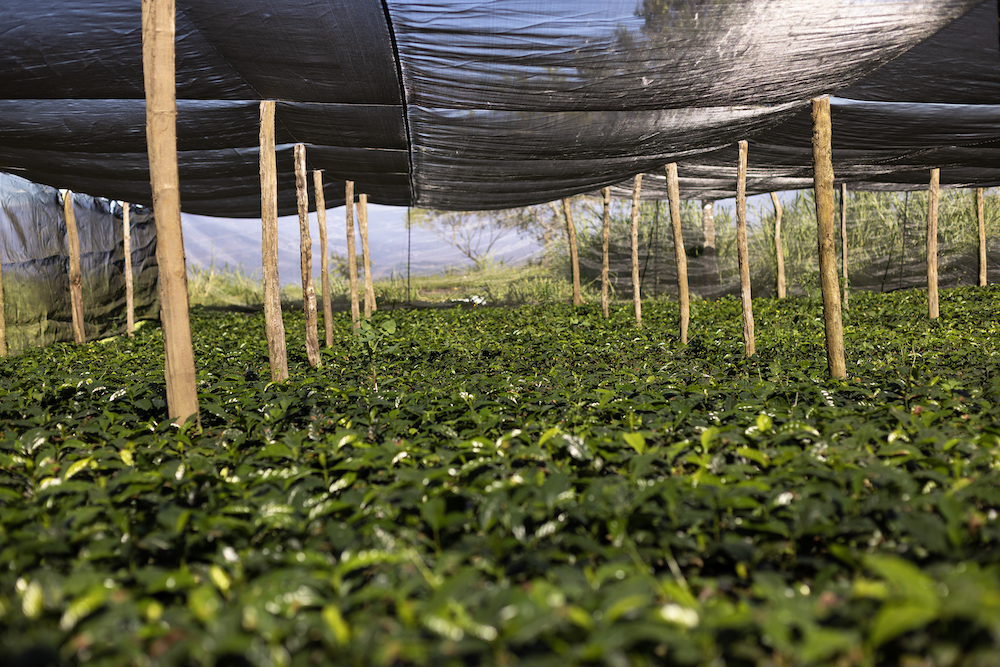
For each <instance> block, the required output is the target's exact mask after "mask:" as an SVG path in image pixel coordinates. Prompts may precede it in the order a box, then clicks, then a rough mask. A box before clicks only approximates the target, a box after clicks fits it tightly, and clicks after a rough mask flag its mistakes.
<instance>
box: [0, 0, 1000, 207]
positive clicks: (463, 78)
mask: <svg viewBox="0 0 1000 667" xmlns="http://www.w3.org/2000/svg"><path fill="white" fill-rule="evenodd" d="M139 5H140V3H137V2H134V1H133V0H128V1H127V0H96V1H94V0H41V1H39V2H31V3H26V2H23V1H22V0H0V81H2V82H3V83H2V84H0V170H6V171H11V172H14V173H17V174H20V175H22V176H25V177H26V178H30V179H31V180H34V181H37V182H40V183H46V184H50V185H53V186H57V187H66V188H70V189H73V190H75V191H80V192H87V193H89V194H93V195H98V196H104V197H109V198H114V199H122V200H127V201H132V202H137V203H144V204H148V203H150V190H149V181H148V163H147V159H146V154H145V151H146V145H145V115H144V101H143V89H142V61H141V55H142V52H141V18H140V6H139ZM996 33H997V5H996V0H987V1H986V2H983V1H982V0H842V1H840V2H829V1H827V0H781V1H777V0H715V1H707V0H702V1H698V0H639V1H638V2H637V1H636V0H576V1H574V2H538V1H537V0H436V1H424V2H414V1H410V0H385V2H382V1H379V0H323V1H320V0H312V1H295V2H284V3H272V2H264V1H263V0H221V1H220V0H213V2H205V1H202V2H193V1H192V0H179V2H178V3H177V97H178V148H179V155H178V159H179V162H180V176H181V197H182V206H183V208H184V210H186V211H188V212H192V213H202V214H206V215H217V216H245V217H254V216H257V215H259V212H260V197H259V180H258V157H259V156H258V148H257V136H258V134H257V132H258V127H257V123H258V103H259V101H260V100H262V99H275V100H277V101H278V107H277V143H278V169H279V181H278V186H279V210H280V212H281V213H283V214H285V213H292V212H294V210H295V192H294V178H293V176H292V146H293V145H294V144H295V143H296V142H302V143H305V144H306V146H307V160H308V165H309V167H310V168H311V169H322V170H323V171H324V172H325V183H326V198H327V202H328V203H329V204H330V205H331V206H334V205H337V204H338V203H342V202H343V194H342V193H343V181H344V180H346V179H350V180H354V181H355V182H356V189H357V191H358V192H365V193H368V194H369V195H370V198H371V201H373V202H376V203H384V204H415V205H419V206H425V207H436V208H446V209H484V208H503V207H510V206H517V205H524V204H531V203H537V202H543V201H549V200H552V199H555V198H558V197H562V196H566V195H570V194H575V193H580V192H587V191H591V190H594V189H596V188H599V187H601V186H603V185H608V184H612V183H617V182H620V181H622V180H624V179H627V178H629V177H630V176H631V175H633V174H635V173H638V172H646V171H656V170H659V169H661V168H662V165H663V164H664V163H666V162H670V161H677V162H678V163H679V164H680V165H681V169H680V171H681V176H682V179H686V180H683V181H682V184H683V185H684V192H685V195H686V196H689V197H707V198H713V197H719V196H725V195H726V194H729V193H731V191H732V190H733V189H734V187H735V179H734V178H733V177H730V173H729V170H730V169H731V165H732V164H733V162H732V161H730V159H729V158H730V157H731V154H732V152H733V150H732V148H731V146H732V144H733V143H734V142H735V141H737V140H739V139H749V140H750V141H751V142H752V145H751V152H750V156H751V157H750V161H751V174H752V177H753V179H754V185H753V188H754V189H756V190H759V191H764V190H769V189H776V188H778V187H785V186H786V185H787V184H789V183H792V182H799V181H800V180H801V179H802V178H805V177H807V176H805V175H806V174H808V173H809V170H810V166H809V160H808V159H807V158H806V157H805V156H808V155H810V151H809V133H808V131H807V130H808V128H807V127H806V128H805V130H806V131H805V132H804V126H803V122H802V121H803V114H804V113H806V109H807V107H808V103H809V100H810V99H811V98H812V97H815V96H818V95H827V94H832V95H837V96H839V97H838V103H837V105H836V106H835V116H834V140H835V142H837V143H835V154H834V159H835V169H837V171H838V177H840V178H844V179H847V180H851V181H866V182H869V184H870V187H892V186H894V185H898V184H903V185H904V186H905V184H906V183H907V182H909V181H910V180H913V179H915V178H916V175H917V174H919V173H920V172H921V171H925V170H926V168H928V167H929V166H941V167H942V168H946V167H947V169H949V170H952V169H953V170H954V174H955V178H958V179H959V180H961V181H962V182H963V183H980V184H993V183H996V182H998V181H997V176H998V174H997V170H998V169H1000V163H997V162H996V161H995V160H994V157H995V154H994V153H993V152H992V151H990V150H986V151H982V150H980V149H982V148H983V147H984V146H986V147H990V146H991V144H992V142H993V141H995V139H994V138H993V134H994V133H993V130H992V129H991V127H992V126H991V123H992V119H993V118H994V117H995V113H994V109H993V108H992V105H995V104H1000V74H998V72H1000V68H998V67H997V64H998V38H997V34H996ZM861 102H866V103H865V104H861ZM895 103H909V104H908V105H897V104H895ZM956 104H960V105H964V107H963V109H962V111H961V112H960V114H955V113H954V110H953V109H951V108H950V106H951V105H956ZM928 105H931V106H928ZM935 105H936V106H935ZM941 105H944V106H941ZM971 106H977V107H980V106H981V107H984V108H983V109H981V110H977V111H972V110H970V109H969V107H971ZM962 119H964V120H968V121H969V123H970V124H969V125H963V124H961V123H960V122H958V121H959V120H962ZM900 127H902V128H904V129H903V130H900V129H899V128H900ZM932 160H947V161H946V162H940V163H936V162H935V163H932V162H931V161H932ZM942 179H943V180H944V181H945V182H946V183H947V182H949V181H948V179H949V176H947V174H946V173H943V176H942ZM649 192H650V195H651V196H656V191H655V189H653V190H650V191H649Z"/></svg>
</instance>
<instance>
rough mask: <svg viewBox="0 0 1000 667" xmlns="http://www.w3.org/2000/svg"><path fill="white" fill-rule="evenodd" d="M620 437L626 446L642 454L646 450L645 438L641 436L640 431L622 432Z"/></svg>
mask: <svg viewBox="0 0 1000 667" xmlns="http://www.w3.org/2000/svg"><path fill="white" fill-rule="evenodd" d="M622 437H623V438H624V439H625V442H626V443H627V444H628V446H629V447H631V448H632V449H634V450H635V451H636V452H637V453H639V454H642V453H643V452H645V451H646V438H644V437H643V435H642V433H622Z"/></svg>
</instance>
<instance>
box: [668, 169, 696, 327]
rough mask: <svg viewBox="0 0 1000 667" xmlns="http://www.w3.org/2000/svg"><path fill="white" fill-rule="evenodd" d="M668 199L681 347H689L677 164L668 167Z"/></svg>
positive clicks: (685, 272) (686, 279)
mask: <svg viewBox="0 0 1000 667" xmlns="http://www.w3.org/2000/svg"><path fill="white" fill-rule="evenodd" d="M667 198H668V199H669V200H670V226H671V227H672V228H673V231H674V257H676V258H677V300H678V302H679V303H680V326H681V345H687V341H688V321H689V320H690V319H691V304H690V300H689V297H688V272H687V253H686V252H685V251H684V233H683V231H682V230H681V197H680V186H679V184H678V182H677V163H676V162H671V163H670V164H668V165H667Z"/></svg>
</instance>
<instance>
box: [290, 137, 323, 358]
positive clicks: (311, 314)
mask: <svg viewBox="0 0 1000 667" xmlns="http://www.w3.org/2000/svg"><path fill="white" fill-rule="evenodd" d="M294 155H295V202H296V205H297V206H298V211H299V266H300V267H301V269H302V310H303V311H304V313H305V316H306V358H307V359H309V365H310V366H313V367H316V366H319V365H320V360H319V333H318V332H317V322H316V286H315V285H314V284H313V276H312V272H313V271H312V237H311V236H310V235H309V184H308V182H307V181H306V147H305V144H295V153H294Z"/></svg>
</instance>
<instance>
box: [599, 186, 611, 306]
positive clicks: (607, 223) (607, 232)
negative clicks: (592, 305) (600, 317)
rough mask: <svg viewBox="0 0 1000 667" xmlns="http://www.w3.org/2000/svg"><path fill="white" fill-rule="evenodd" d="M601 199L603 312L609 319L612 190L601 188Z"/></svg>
mask: <svg viewBox="0 0 1000 667" xmlns="http://www.w3.org/2000/svg"><path fill="white" fill-rule="evenodd" d="M601 198H602V199H603V200H604V224H603V225H602V227H601V312H602V313H603V314H604V319H608V316H609V312H608V310H609V308H608V274H609V273H610V268H611V267H610V260H609V258H608V242H609V237H610V236H611V188H601Z"/></svg>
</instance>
